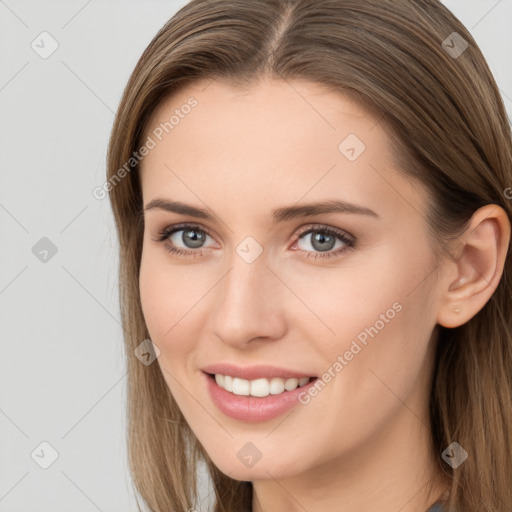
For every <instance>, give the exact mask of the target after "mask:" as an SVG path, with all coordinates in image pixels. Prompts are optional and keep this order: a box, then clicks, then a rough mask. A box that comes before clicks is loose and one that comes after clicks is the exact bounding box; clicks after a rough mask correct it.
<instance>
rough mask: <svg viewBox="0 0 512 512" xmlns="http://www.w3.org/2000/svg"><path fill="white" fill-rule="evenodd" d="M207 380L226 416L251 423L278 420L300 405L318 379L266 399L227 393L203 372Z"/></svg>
mask: <svg viewBox="0 0 512 512" xmlns="http://www.w3.org/2000/svg"><path fill="white" fill-rule="evenodd" d="M202 374H203V376H204V378H205V379H206V386H207V387H208V391H209V393H210V397H211V399H212V401H213V403H214V404H215V405H216V406H217V407H218V408H219V410H220V411H221V412H222V413H224V414H225V415H226V416H229V417H231V418H234V419H236V420H240V421H247V422H251V423H255V422H259V421H267V420H271V419H273V418H277V417H278V416H280V415H281V414H284V413H285V412H286V411H288V410H289V409H291V408H292V407H293V406H295V405H297V404H299V403H300V402H299V400H298V398H299V395H300V394H301V393H303V392H307V390H308V388H309V387H311V386H313V385H314V384H315V382H316V380H317V379H314V380H312V381H311V382H309V383H308V384H305V385H304V386H301V387H300V388H297V389H294V390H292V391H284V392H283V393H280V394H279V395H268V396H266V397H258V396H241V395H235V394H234V393H231V392H230V391H226V390H225V389H223V388H221V387H220V386H218V385H217V383H216V382H215V380H214V379H212V378H211V377H210V376H209V375H208V374H207V373H205V372H202Z"/></svg>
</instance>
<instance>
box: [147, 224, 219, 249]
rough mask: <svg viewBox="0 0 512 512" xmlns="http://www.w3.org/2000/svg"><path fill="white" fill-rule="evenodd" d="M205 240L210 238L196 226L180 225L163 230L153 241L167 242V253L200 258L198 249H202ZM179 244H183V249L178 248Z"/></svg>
mask: <svg viewBox="0 0 512 512" xmlns="http://www.w3.org/2000/svg"><path fill="white" fill-rule="evenodd" d="M207 238H211V237H210V235H208V233H207V232H206V231H205V230H204V229H201V228H200V227H199V226H197V225H196V224H180V225H175V226H169V227H167V228H165V229H163V230H162V231H160V232H159V233H158V236H157V237H156V238H154V239H153V240H155V241H156V242H167V241H169V242H170V244H169V245H166V249H167V250H168V251H169V252H172V253H175V254H181V255H183V256H200V255H201V253H202V251H200V250H198V249H202V248H203V244H204V243H205V241H206V239H207ZM180 244H183V245H184V247H180Z"/></svg>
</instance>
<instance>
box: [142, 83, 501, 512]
mask: <svg viewBox="0 0 512 512" xmlns="http://www.w3.org/2000/svg"><path fill="white" fill-rule="evenodd" d="M192 95H193V96H194V97H195V98H196V99H197V101H198V105H197V107H195V109H193V110H192V111H191V113H190V114H189V115H188V116H185V117H184V118H183V119H180V122H179V124H178V125H177V126H175V127H174V129H173V130H172V131H171V132H170V133H169V134H167V135H165V136H164V137H163V139H162V141H161V142H159V143H158V144H157V146H156V147H155V148H154V149H152V150H151V151H150V152H149V154H148V155H147V156H146V157H145V158H144V160H143V164H142V170H141V176H142V191H143V201H144V205H147V204H148V203H149V202H150V201H151V200H153V199H155V198H163V199H169V200H171V199H172V200H175V201H181V202H185V203H188V204H191V205H194V206H196V207H199V208H207V209H208V210H209V211H210V212H211V213H213V214H214V215H215V219H216V220H215V221H209V220H201V219H196V218H194V217H191V216H190V215H183V214H177V213H171V212H166V211H164V210H160V209H156V208H155V209H150V210H147V211H145V232H144V241H143V254H142V262H141V268H140V297H141V302H142V307H143V312H144V317H145V319H146V324H147V327H148V330H149V333H150V335H151V339H152V340H153V342H154V343H155V344H156V345H157V346H158V347H159V349H160V351H161V353H160V356H159V358H158V359H157V361H158V364H159V365H160V367H161V369H162V373H163V376H164V378H165V380H166V382H167V384H168V386H169V388H170V390H171V392H172V394H173V396H174V398H175V400H176V402H177V404H178V406H179V407H180V410H181V411H182V412H183V415H184V416H185V418H186V420H187V422H188V423H189V425H190V427H191V428H192V430H193V431H194V433H195V435H196V436H197V438H198V439H199V441H200V442H201V444H202V445H203V446H204V448H205V449H206V451H207V452H208V454H209V456H210V457H211V459H212V460H213V462H214V463H215V464H216V465H217V466H218V467H219V468H220V470H221V471H223V472H224V473H225V474H227V475H229V476H230V477H231V478H235V479H238V480H250V481H252V482H253V484H254V491H255V497H254V500H253V510H255V511H258V512H270V511H272V512H275V511H281V510H282V511H284V510H286V511H299V510H300V511H303V510H307V511H308V512H316V511H325V510H337V511H341V512H344V511H352V510H358V511H359V512H366V511H375V510H379V511H381V512H397V511H398V510H400V511H401V512H413V511H415V512H417V511H421V510H426V509H427V508H428V507H429V506H430V505H431V504H432V503H433V502H434V501H435V500H436V499H437V498H438V497H439V495H440V494H441V493H442V492H443V490H444V489H445V487H444V485H443V482H442V479H441V475H440V473H439V470H437V469H436V465H435V463H434V451H433V446H432V441H431V433H430V429H429V412H428V400H429V392H430V384H431V378H432V371H433V354H434V348H435V346H434V341H433V338H432V333H433V330H434V327H435V326H436V324H438V323H440V324H442V325H446V326H448V327H454V326H456V325H460V324H462V323H464V322H466V321H467V320H469V319H470V318H471V317H472V316H474V314H476V312H478V310H480V309H481V308H482V307H483V305H484V304H485V302H486V301H487V300H488V299H489V297H490V295H491V294H492V291H493V289H494V288H495V286H496V284H497V282H498V281H499V278H500V276H501V272H502V268H503V261H504V257H505V253H506V249H507V246H508V240H509V237H510V224H509V222H508V219H507V217H506V214H505V212H504V211H503V210H502V209H501V208H499V207H497V206H492V205H491V206H487V207H484V208H483V209H480V210H479V211H478V212H476V213H475V216H474V218H473V220H472V223H471V225H470V228H469V229H468V230H467V231H466V232H465V234H464V235H463V236H462V237H460V238H459V239H458V240H457V244H455V245H454V247H453V251H454V252H453V255H454V258H446V259H443V260H441V261H438V260H436V257H435V254H434V250H433V247H432V241H431V240H430V239H429V237H428V235H427V224H426V220H425V215H426V213H425V212H426V208H427V204H428V202H429V198H428V194H427V192H426V191H425V189H424V187H423V186H422V185H421V184H419V183H418V182H413V181H412V179H411V178H406V177H404V175H402V174H399V173H398V172H397V171H396V169H394V168H393V156H392V154H391V153H390V151H389V150H388V146H387V143H388V140H387V137H386V131H385V128H384V127H383V126H381V125H380V124H379V123H378V120H376V119H374V118H372V117H371V116H370V115H369V114H367V113H366V112H365V111H363V110H361V109H360V108H359V107H358V106H357V105H356V104H354V103H352V102H351V101H350V100H349V99H347V98H346V97H344V96H342V95H341V94H339V93H335V92H332V91H329V90H327V89H326V88H324V87H323V86H321V85H318V84H312V83H308V82H303V81H293V82H285V81H278V80H271V79H267V78H266V79H263V80H262V81H261V82H259V83H255V84H253V85H252V86H251V87H250V88H248V89H247V90H241V89H238V88H233V87H231V86H229V85H228V84H227V83H225V82H221V81H214V82H211V83H207V82H198V83H196V84H194V85H193V86H189V87H188V88H186V89H184V90H182V91H181V92H180V93H179V94H176V95H174V96H172V97H171V98H168V99H166V100H165V101H164V102H163V103H161V104H160V106H159V107H158V108H157V109H156V110H155V112H154V113H153V116H152V118H151V119H150V122H149V125H148V126H149V129H148V131H147V134H150V133H151V129H153V128H154V127H156V126H158V124H159V123H160V122H164V121H166V120H168V119H169V116H170V115H171V114H172V113H173V112H174V110H175V109H177V108H178V109H179V108H180V107H181V106H182V105H184V104H185V103H186V102H187V99H188V98H189V97H190V96H192ZM147 134H146V135H147ZM349 134H356V135H357V137H358V138H359V139H360V140H361V141H363V143H364V144H365V146H366V149H365V151H364V152H363V153H361V155H360V156H359V157H358V158H357V159H356V160H355V161H349V160H348V159H347V158H346V156H345V155H344V154H342V152H340V151H339V150H338V145H339V144H340V142H341V141H342V140H344V139H345V137H347V136H348V135H349ZM326 199H340V200H344V201H347V202H350V203H354V204H357V205H360V206H364V207H367V208H371V209H372V210H373V211H374V212H375V213H376V214H377V215H378V216H377V217H374V216H371V215H361V214H355V213H328V214H319V215H316V216H315V217H312V218H296V219H290V220H287V221H284V222H282V223H280V224H277V225H273V223H272V221H271V211H272V210H273V209H274V208H279V207H283V206H288V205H296V204H297V203H299V204H306V203H310V202H316V201H321V200H326ZM181 222H190V223H194V224H197V225H198V226H199V228H201V229H204V230H205V231H206V232H207V234H208V236H207V237H206V240H205V242H204V245H203V249H194V248H193V247H192V248H191V247H190V244H189V246H188V247H187V245H185V242H183V240H182V238H181V235H182V234H183V232H179V233H178V234H175V235H174V236H173V238H172V240H173V241H174V243H175V244H176V245H177V246H178V247H180V248H182V249H185V250H186V249H189V250H190V251H194V250H195V251H198V250H201V251H202V253H201V254H200V255H195V256H194V255H191V256H182V255H176V254H172V253H169V252H168V250H167V249H166V245H171V241H170V240H169V239H168V240H167V241H165V242H157V241H155V238H156V237H157V236H158V234H159V232H160V231H161V230H162V229H164V228H166V227H168V226H170V225H174V224H178V223H181ZM318 225H320V226H318ZM323 225H327V226H330V227H333V228H337V229H339V230H344V231H346V232H348V233H350V234H351V235H352V236H353V237H355V239H356V246H355V248H353V249H351V250H348V251H346V252H344V253H342V254H338V255H337V256H335V257H332V258H330V259H325V260H323V259H321V258H320V257H318V258H317V259H313V258H308V257H307V255H308V254H309V255H314V254H315V253H317V254H322V252H321V251H320V250H319V249H318V248H317V246H314V245H313V237H312V234H311V233H310V234H309V235H306V236H305V237H304V238H303V239H302V241H301V242H297V238H298V232H299V228H301V229H303V228H304V227H308V226H311V227H312V228H313V229H316V230H317V231H320V232H322V230H321V226H323ZM305 231H307V230H306V229H304V232H305ZM247 236H252V237H253V238H254V239H255V240H256V241H257V242H258V244H259V245H260V246H261V247H262V248H263V253H262V254H261V255H260V256H259V257H258V258H256V260H255V261H254V262H252V263H250V264H249V263H247V262H246V261H245V260H244V259H242V258H241V257H240V256H239V255H238V254H237V252H236V248H237V246H238V245H239V244H240V242H242V240H244V238H245V237H247ZM186 241H189V239H186ZM343 245H344V244H343V242H342V241H341V240H340V241H338V242H337V245H336V246H335V247H334V248H332V249H330V252H331V253H334V252H336V251H338V250H339V248H341V247H343ZM315 247H316V248H315ZM395 303H399V304H400V305H401V310H400V312H397V313H396V315H394V318H393V319H391V320H389V321H388V322H386V323H385V326H384V328H382V329H380V330H379V332H378V334H377V335H375V336H374V337H373V338H368V342H367V345H366V346H364V347H363V348H362V350H361V351H360V352H358V353H357V355H356V356H354V357H353V359H352V360H351V361H349V362H348V364H347V365H346V366H344V368H343V370H342V371H341V372H339V373H338V374H336V376H335V378H333V379H332V380H331V382H329V383H328V384H327V385H326V386H325V388H324V389H323V390H322V391H321V392H319V393H318V395H317V396H316V397H314V398H313V399H311V401H310V402H309V403H308V404H307V405H298V406H296V407H295V408H294V409H292V411H291V412H290V413H288V414H285V415H283V416H280V417H278V418H275V419H273V420H270V421H266V422H260V423H246V422H243V421H238V420H235V419H232V418H230V417H227V416H225V415H223V414H222V413H221V412H220V411H219V410H218V409H217V408H216V406H215V405H214V404H213V403H212V402H211V400H210V398H209V395H208V392H207V389H206V387H205V386H204V383H203V379H201V378H200V376H201V375H200V369H201V368H202V367H204V366H205V365H207V364H212V363H219V362H233V363H235V364H238V365H240V366H248V365H252V364H270V365H276V366H282V367H286V368H290V369H294V370H297V371H301V372H304V373H306V374H309V375H317V376H320V375H322V374H323V372H325V371H326V370H327V369H328V368H329V367H332V366H333V363H334V362H335V361H336V360H337V357H338V355H340V354H344V353H345V352H346V351H347V350H348V349H349V348H350V346H351V343H352V341H353V340H354V339H355V338H356V337H357V335H358V334H360V333H361V332H362V331H364V330H365V328H368V327H370V326H373V325H375V323H376V321H377V320H379V318H381V316H380V315H382V314H385V313H386V311H387V310H389V309H390V308H392V305H393V304H395ZM456 309H458V310H459V312H456V311H455V310H456ZM248 442H251V443H253V444H254V445H255V446H256V447H257V449H258V450H259V451H260V452H261V454H262V456H261V459H260V460H259V461H258V462H257V463H256V464H255V465H254V466H252V467H251V468H248V467H246V466H245V465H244V464H243V463H242V462H241V461H240V460H239V459H238V457H237V452H238V451H239V450H240V449H241V448H242V447H243V446H244V445H245V444H246V443H248ZM431 475H433V490H432V492H431V493H430V494H429V493H428V492H427V487H426V486H427V483H428V482H429V478H430V476H431Z"/></svg>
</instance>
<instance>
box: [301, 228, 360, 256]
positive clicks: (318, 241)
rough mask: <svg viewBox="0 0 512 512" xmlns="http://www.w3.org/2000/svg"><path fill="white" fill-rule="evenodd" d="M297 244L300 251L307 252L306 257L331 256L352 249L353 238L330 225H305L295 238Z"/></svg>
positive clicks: (353, 244) (353, 245)
mask: <svg viewBox="0 0 512 512" xmlns="http://www.w3.org/2000/svg"><path fill="white" fill-rule="evenodd" d="M297 245H298V246H299V249H300V250H301V251H304V252H306V253H309V254H308V255H307V256H306V257H307V258H314V259H316V258H331V257H333V256H339V255H340V254H342V253H345V252H346V251H348V250H350V249H353V248H354V247H355V238H354V237H353V236H352V235H349V234H348V233H346V232H345V231H342V230H341V229H336V228H332V227H330V226H324V225H318V226H313V227H311V226H306V228H305V230H303V231H302V232H301V234H300V235H299V238H298V239H297ZM333 249H338V250H336V251H334V250H333ZM315 251H318V252H315Z"/></svg>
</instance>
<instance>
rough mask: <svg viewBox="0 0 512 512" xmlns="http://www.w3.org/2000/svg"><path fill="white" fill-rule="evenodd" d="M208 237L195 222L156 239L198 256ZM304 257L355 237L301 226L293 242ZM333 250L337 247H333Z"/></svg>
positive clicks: (350, 244) (344, 246) (343, 246)
mask: <svg viewBox="0 0 512 512" xmlns="http://www.w3.org/2000/svg"><path fill="white" fill-rule="evenodd" d="M208 238H210V239H211V238H212V237H211V236H210V235H209V234H208V233H207V232H206V231H205V230H204V229H202V228H201V227H200V226H198V225H197V224H178V225H174V226H168V227H166V228H165V229H163V230H162V231H160V232H159V233H158V235H157V237H156V238H153V240H154V241H156V242H161V243H165V247H166V249H167V250H168V251H169V252H171V253H174V254H178V255H181V256H201V255H202V253H203V251H202V250H201V249H203V248H205V246H204V244H205V242H206V240H207V239H208ZM295 244H297V245H298V246H299V250H300V252H301V253H305V256H304V257H305V258H313V259H317V258H324V259H325V258H331V257H334V256H339V255H341V254H343V253H345V252H346V251H348V250H350V249H353V248H354V247H355V238H354V237H353V236H352V235H349V234H348V233H346V232H345V231H342V230H341V229H337V228H332V227H330V226H325V225H315V226H311V225H309V226H306V227H305V228H302V230H301V231H300V233H299V236H298V238H297V240H296V242H295V243H294V245H295ZM333 249H337V250H333Z"/></svg>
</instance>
